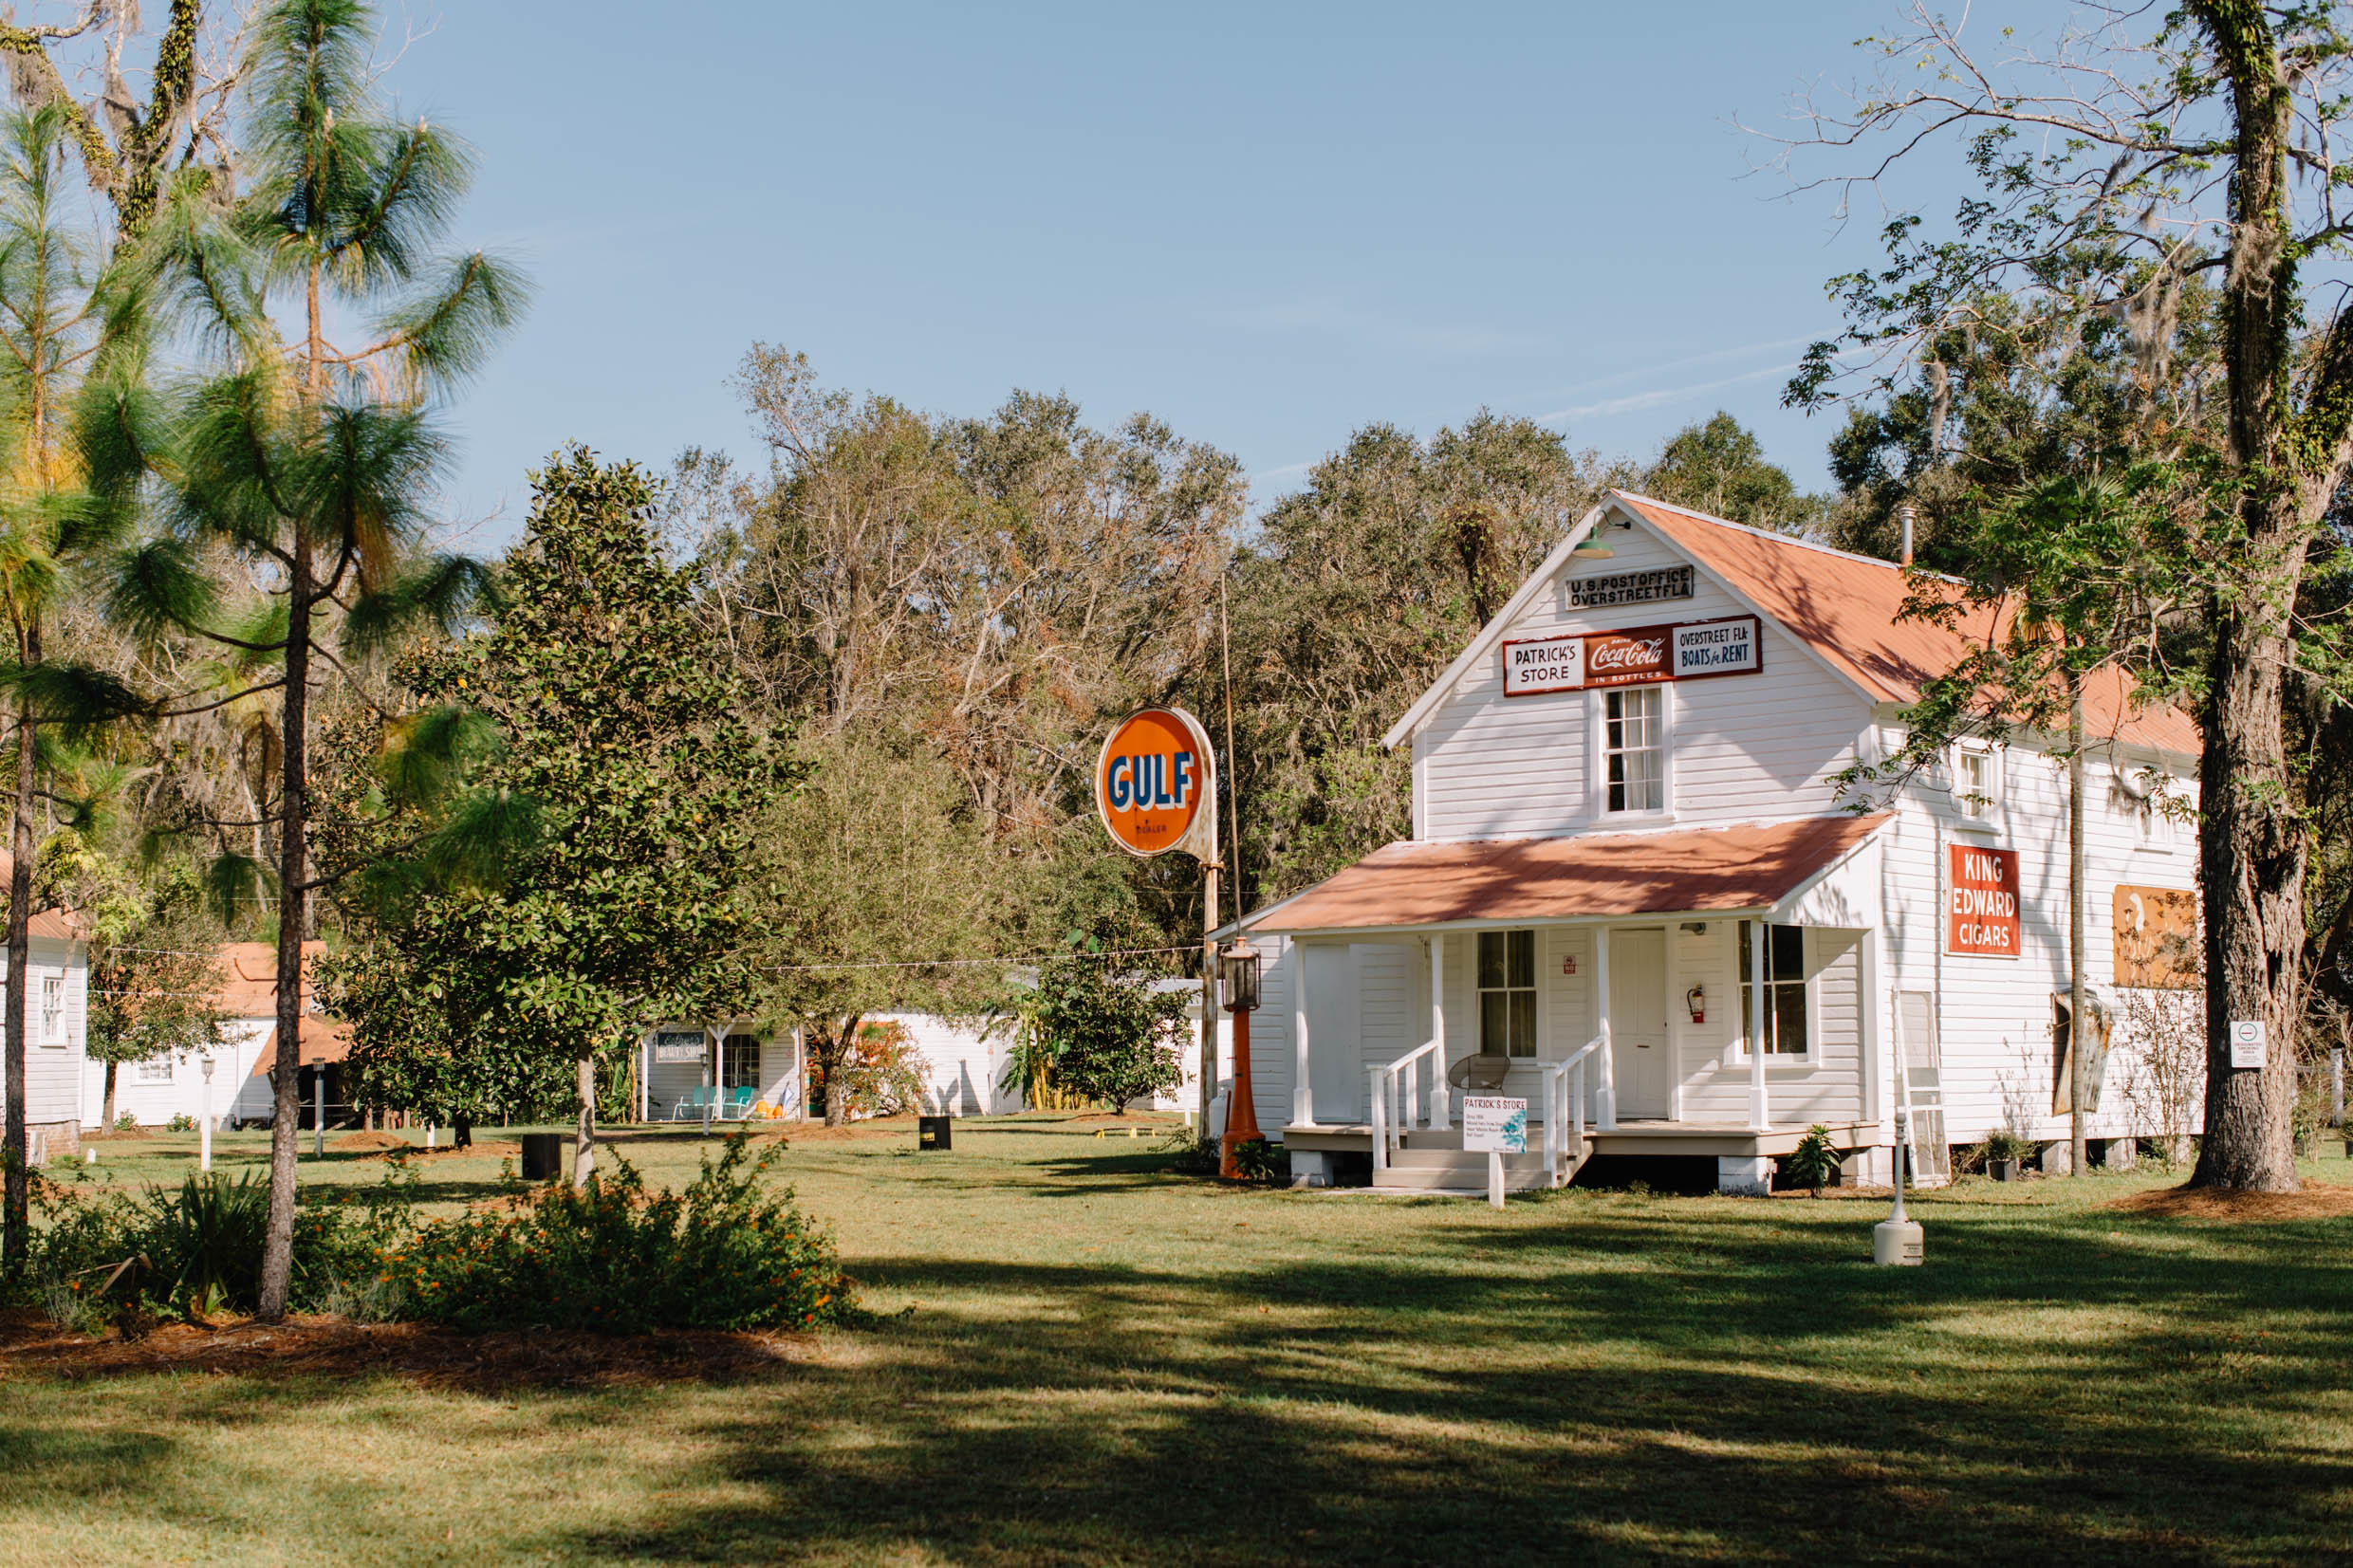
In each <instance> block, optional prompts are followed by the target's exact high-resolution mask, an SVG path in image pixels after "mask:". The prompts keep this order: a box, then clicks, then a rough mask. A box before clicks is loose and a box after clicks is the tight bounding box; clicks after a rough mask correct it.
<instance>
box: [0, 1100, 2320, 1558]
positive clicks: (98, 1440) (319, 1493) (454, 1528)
mask: <svg viewBox="0 0 2353 1568" xmlns="http://www.w3.org/2000/svg"><path fill="white" fill-rule="evenodd" d="M1089 1132H1091V1128H1084V1129H1082V1128H1080V1127H1077V1126H1072V1125H1066V1124H1064V1123H1061V1122H1058V1121H1057V1120H1055V1119H1054V1118H1051V1117H1032V1118H1004V1119H997V1120H990V1121H965V1122H959V1123H958V1124H957V1126H956V1130H955V1148H954V1152H953V1153H932V1154H917V1153H914V1152H913V1150H912V1147H911V1146H912V1145H913V1143H914V1134H913V1131H912V1129H907V1130H904V1131H899V1130H894V1131H893V1132H891V1133H889V1134H884V1135H881V1136H866V1137H856V1138H838V1137H837V1138H832V1139H825V1138H823V1137H820V1136H814V1135H812V1136H808V1137H804V1138H802V1139H800V1140H799V1141H797V1142H796V1143H795V1144H794V1145H793V1147H792V1148H791V1150H790V1151H789V1153H787V1155H786V1156H785V1166H784V1168H785V1170H786V1171H787V1173H788V1179H790V1180H791V1181H792V1182H793V1183H794V1185H795V1186H796V1187H797V1188H798V1189H799V1191H800V1194H801V1197H802V1200H803V1202H804V1203H805V1204H806V1207H807V1208H810V1209H811V1210H812V1211H813V1212H815V1213H817V1214H819V1215H821V1216H823V1217H824V1218H825V1219H826V1220H828V1221H829V1222H830V1223H832V1225H833V1226H834V1227H836V1229H837V1231H838V1234H839V1236H840V1239H841V1243H842V1249H843V1256H844V1261H845V1263H846V1264H847V1265H848V1267H849V1268H850V1270H851V1272H852V1273H853V1274H855V1275H856V1276H857V1277H858V1278H859V1279H860V1280H861V1281H862V1283H863V1289H864V1294H865V1297H866V1299H867V1301H868V1302H869V1304H870V1305H871V1306H873V1307H874V1308H875V1309H877V1310H878V1311H879V1312H880V1313H882V1314H884V1315H885V1318H884V1319H883V1320H882V1321H881V1322H880V1323H879V1324H878V1325H877V1326H874V1327H871V1328H865V1329H860V1330H854V1331H846V1332H837V1333H831V1334H828V1335H827V1336H825V1337H824V1338H823V1339H822V1340H818V1341H815V1342H813V1343H809V1344H806V1345H800V1346H797V1347H795V1348H793V1349H792V1350H791V1352H790V1354H789V1355H788V1356H787V1358H786V1359H784V1360H783V1361H781V1362H779V1363H778V1364H776V1365H775V1366H774V1367H773V1368H772V1369H770V1370H768V1371H765V1372H758V1373H755V1374H751V1375H749V1376H746V1375H743V1374H735V1375H734V1377H733V1378H732V1380H718V1379H707V1378H700V1377H697V1376H695V1374H693V1372H692V1370H691V1368H681V1369H680V1371H679V1373H678V1374H676V1375H675V1376H672V1377H666V1378H662V1379H660V1380H648V1379H642V1378H641V1379H639V1380H637V1381H633V1382H629V1383H625V1384H621V1385H618V1386H602V1387H598V1386H587V1387H563V1386H550V1385H538V1386H525V1387H514V1386H505V1387H497V1388H488V1389H485V1388H475V1389H468V1388H466V1387H463V1386H449V1385H447V1384H433V1383H420V1382H418V1381H417V1380H415V1379H413V1378H410V1377H407V1376H404V1375H398V1374H374V1375H368V1376H362V1377H356V1378H334V1379H329V1378H323V1377H318V1376H306V1375H303V1374H299V1373H286V1372H276V1373H270V1374H219V1373H208V1372H189V1371H176V1372H166V1373H138V1374H118V1375H109V1376H84V1377H74V1376H66V1375H63V1374H57V1373H54V1372H41V1371H33V1370H29V1369H28V1368H26V1367H24V1366H21V1365H20V1366H17V1367H16V1368H14V1369H13V1370H11V1371H10V1372H9V1373H8V1374H7V1387H6V1390H5V1404H4V1405H0V1445H5V1448H0V1451H4V1452H5V1455H6V1463H5V1465H0V1560H5V1561H9V1562H19V1561H21V1562H38V1563H43V1564H55V1563H93V1562H105V1563H117V1562H173V1561H199V1562H240V1563H242V1562H289V1563H293V1562H302V1563H308V1562H322V1563H324V1562H335V1563H350V1562H364V1563H385V1564H390V1563H410V1562H442V1561H448V1562H491V1561H499V1562H506V1561H557V1562H599V1563H606V1562H609V1563H626V1562H735V1561H769V1560H773V1559H778V1558H787V1559H795V1560H805V1561H815V1562H858V1563H866V1562H874V1563H908V1564H917V1563H1031V1562H1055V1563H1063V1562H1067V1563H1107V1562H1134V1563H1162V1562H1170V1563H1174V1562H1219V1563H1224V1562H1232V1563H1245V1562H1264V1561H1269V1560H1277V1559H1300V1560H1309V1561H1320V1562H1348V1563H1359V1562H1399V1563H1421V1562H1445V1563H1473V1564H1480V1565H1483V1568H1485V1565H1498V1564H1503V1563H1516V1562H1566V1563H1614V1562H1654V1561H1671V1562H1793V1563H1806V1564H1814V1563H1820V1564H1846V1563H1852V1562H1864V1561H1869V1562H1887V1561H1899V1562H1900V1561H1910V1562H1943V1561H1995V1562H1999V1561H2007V1560H2012V1559H2016V1560H2022V1561H2026V1562H2029V1563H2034V1564H2047V1563H2078V1562H2085V1563H2088V1562H2115V1563H2136V1564H2140V1563H2239V1562H2245V1563H2274V1562H2288V1561H2295V1562H2344V1561H2349V1560H2353V1377H2349V1376H2348V1371H2347V1355H2348V1347H2353V1265H2349V1264H2348V1246H2349V1245H2353V1219H2342V1218H2341V1219H2316V1220H2304V1221H2296V1222H2292V1223H2272V1224H2246V1223H2238V1224H2231V1223H2219V1222H2205V1221H2196V1220H2182V1219H2163V1218H2157V1217H2153V1216H2147V1215H2139V1214H2129V1213H2120V1212H2117V1211H2114V1210H2103V1209H2102V1208H2099V1207H2097V1206H2098V1205H2099V1204H2100V1203H2102V1202H2103V1201H2104V1200H2107V1199H2110V1198H2114V1197H2117V1196H2120V1195H2121V1194H2123V1193H2126V1192H2129V1191H2133V1190H2139V1189H2141V1188H2146V1187H2151V1186H2156V1185H2160V1184H2161V1183H2162V1182H2163V1181H2165V1180H2166V1179H2167V1178H2165V1177H2163V1176H2161V1175H2158V1174H2154V1173H2144V1174H2142V1175H2140V1176H2138V1177H2133V1176H2095V1177H2090V1178H2086V1179H2084V1180H2083V1181H2079V1182H2064V1181H2048V1182H2038V1183H2031V1184H2024V1185H2017V1186H2009V1187H1997V1186H1992V1185H1990V1184H1979V1183H1969V1184H1965V1185H1964V1186H1962V1187H1961V1188H1959V1189H1957V1190H1955V1191H1954V1192H1952V1193H1950V1194H1944V1195H1931V1196H1928V1197H1925V1198H1923V1199H1922V1200H1921V1201H1920V1202H1918V1204H1917V1205H1916V1206H1915V1209H1916V1214H1917V1216H1918V1218H1920V1219H1921V1220H1922V1221H1923V1222H1924V1223H1925V1225H1926V1227H1927V1232H1928V1242H1927V1254H1928V1262H1927V1265H1926V1266H1925V1267H1923V1268H1918V1269H1875V1268H1872V1267H1870V1266H1868V1264H1867V1260H1868V1258H1869V1256H1870V1230H1869V1227H1870V1226H1871V1224H1872V1223H1873V1222H1874V1221H1876V1220H1878V1219H1880V1218H1881V1214H1882V1211H1881V1208H1880V1207H1879V1206H1878V1205H1866V1204H1863V1203H1860V1202H1850V1201H1834V1200H1825V1201H1822V1202H1814V1201H1810V1200H1806V1199H1784V1200H1775V1201H1771V1202H1764V1201H1756V1200H1745V1201H1744V1200H1734V1199H1724V1198H1672V1197H1649V1196H1634V1195H1627V1194H1613V1193H1591V1192H1584V1191H1572V1192H1567V1193H1560V1194H1548V1195H1545V1196H1542V1197H1535V1198H1526V1199H1515V1200H1514V1201H1513V1202H1512V1204H1511V1206H1510V1208H1509V1209H1507V1210H1506V1211H1505V1212H1503V1213H1500V1214H1497V1213H1493V1212H1491V1210H1489V1209H1488V1208H1486V1207H1485V1206H1483V1205H1480V1204H1476V1203H1471V1202H1465V1201H1462V1200H1457V1199H1440V1198H1426V1199H1410V1198H1374V1197H1370V1196H1367V1195H1351V1194H1332V1193H1307V1192H1297V1193H1294V1192H1272V1191H1247V1192H1244V1191H1226V1190H1218V1189H1216V1188H1214V1187H1213V1186H1209V1185H1204V1184H1201V1183H1198V1182H1194V1181H1190V1180H1186V1179H1182V1178H1178V1177H1175V1176H1171V1175H1168V1174H1165V1173H1163V1172H1162V1171H1160V1170H1159V1166H1160V1164H1161V1160H1162V1157H1161V1156H1159V1155H1157V1154H1155V1153H1151V1152H1150V1149H1151V1146H1150V1145H1149V1144H1147V1143H1143V1142H1129V1141H1127V1140H1125V1139H1121V1138H1111V1139H1103V1140H1098V1139H1096V1138H1094V1137H1092V1136H1089V1135H1087V1134H1088V1133H1089ZM484 1135H485V1136H487V1137H495V1136H497V1135H498V1134H484ZM193 1141H194V1140H193V1138H190V1137H185V1136H180V1137H173V1136H163V1135H158V1136H156V1137H153V1138H149V1139H143V1140H123V1141H119V1142H112V1143H108V1144H106V1145H103V1146H102V1148H103V1150H104V1153H103V1155H102V1161H101V1165H100V1168H99V1169H100V1170H101V1171H104V1172H106V1173H107V1176H106V1178H105V1179H112V1180H137V1179H139V1178H142V1177H145V1178H166V1179H174V1180H176V1176H177V1173H178V1172H179V1171H181V1170H184V1169H187V1168H188V1167H189V1165H190V1164H191V1163H192V1153H193ZM306 1146H307V1145H306ZM220 1148H221V1151H222V1156H221V1163H222V1164H223V1165H224V1166H228V1167H231V1168H233V1166H234V1165H235V1163H236V1162H238V1161H241V1160H244V1161H258V1160H259V1158H260V1157H261V1153H262V1140H261V1139H260V1138H258V1137H248V1136H237V1137H232V1138H227V1139H223V1140H222V1141H221V1144H220ZM696 1148H697V1145H696V1144H695V1142H693V1141H692V1140H691V1138H690V1137H689V1136H688V1135H687V1134H679V1135H677V1136H676V1137H675V1138H664V1139H654V1140H645V1141H640V1142H639V1143H637V1144H635V1145H634V1146H633V1148H632V1157H633V1158H636V1159H637V1160H638V1161H639V1164H640V1165H641V1166H643V1167H644V1168H645V1169H647V1170H648V1171H649V1173H650V1174H652V1175H653V1176H654V1177H655V1178H656V1179H657V1180H669V1181H671V1182H674V1183H675V1182H676V1181H677V1180H679V1179H680V1178H681V1177H682V1176H683V1175H685V1174H687V1173H690V1172H691V1171H692V1169H693V1164H694V1160H695V1153H696ZM305 1165H306V1181H307V1180H315V1181H317V1182H318V1183H320V1184H321V1185H324V1184H327V1183H361V1184H369V1183H373V1182H375V1181H376V1180H378V1179H379V1178H380V1175H381V1173H382V1171H383V1169H384V1168H383V1165H382V1163H381V1162H380V1161H376V1160H361V1159H357V1158H350V1157H341V1158H339V1157H336V1156H332V1155H330V1156H329V1157H328V1158H326V1159H324V1160H320V1161H316V1162H313V1161H310V1160H308V1159H307V1158H306V1161H305ZM497 1165H498V1161H497V1158H496V1157H495V1156H494V1155H485V1156H479V1157H468V1158H461V1157H458V1156H454V1155H436V1156H435V1157H434V1158H433V1160H432V1161H431V1163H430V1165H429V1167H428V1169H427V1172H426V1178H425V1179H426V1183H427V1190H428V1192H429V1195H431V1196H432V1197H434V1198H435V1199H436V1200H438V1201H442V1202H450V1203H455V1202H460V1201H464V1200H465V1199H467V1198H470V1197H474V1196H481V1195H487V1194H488V1193H490V1192H491V1191H493V1190H496V1177H497ZM2308 1170H2309V1173H2312V1174H2315V1175H2320V1176H2323V1177H2325V1178H2327V1179H2333V1180H2337V1181H2347V1180H2353V1166H2347V1165H2345V1164H2344V1163H2342V1162H2338V1163H2335V1164H2334V1165H2333V1166H2332V1165H2329V1164H2321V1165H2315V1166H2313V1167H2310V1168H2308ZM90 1179H97V1178H90Z"/></svg>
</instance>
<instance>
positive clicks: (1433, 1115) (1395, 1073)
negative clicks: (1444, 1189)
mask: <svg viewBox="0 0 2353 1568" xmlns="http://www.w3.org/2000/svg"><path fill="white" fill-rule="evenodd" d="M1443 1044H1444V1042H1441V1041H1436V1040H1428V1041H1424V1042H1422V1043H1420V1044H1419V1045H1417V1046H1415V1047H1414V1048H1413V1049H1412V1050H1410V1051H1408V1052H1406V1053H1405V1054H1404V1055H1403V1056H1401V1057H1399V1058H1398V1059H1397V1060H1396V1061H1392V1062H1390V1063H1389V1064H1388V1065H1387V1066H1385V1067H1372V1068H1368V1069H1366V1076H1367V1077H1368V1078H1370V1079H1372V1116H1373V1169H1374V1170H1376V1171H1386V1170H1387V1169H1388V1168H1389V1156H1390V1155H1392V1154H1394V1153H1397V1152H1398V1151H1399V1149H1401V1148H1403V1147H1404V1146H1405V1143H1404V1140H1405V1134H1408V1133H1412V1132H1416V1131H1418V1130H1420V1129H1422V1128H1437V1129H1440V1130H1443V1129H1444V1128H1445V1127H1447V1126H1448V1125H1449V1113H1450V1104H1449V1101H1448V1099H1447V1095H1446V1059H1445V1057H1444V1055H1443V1054H1442V1048H1443Z"/></svg>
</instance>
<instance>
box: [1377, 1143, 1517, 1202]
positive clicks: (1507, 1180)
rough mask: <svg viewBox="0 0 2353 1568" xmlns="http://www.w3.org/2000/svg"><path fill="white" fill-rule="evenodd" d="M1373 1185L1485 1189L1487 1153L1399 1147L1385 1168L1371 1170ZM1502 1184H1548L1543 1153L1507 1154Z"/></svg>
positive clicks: (1384, 1187)
mask: <svg viewBox="0 0 2353 1568" xmlns="http://www.w3.org/2000/svg"><path fill="white" fill-rule="evenodd" d="M1373 1185H1374V1186H1375V1187H1376V1188H1379V1189H1380V1190H1382V1191H1396V1192H1485V1191H1486V1190H1487V1156H1486V1155H1485V1154H1466V1153H1463V1152H1462V1151H1461V1150H1459V1149H1400V1150H1399V1151H1398V1152H1397V1153H1396V1154H1394V1155H1392V1156H1391V1157H1390V1161H1389V1164H1388V1167H1387V1168H1386V1169H1385V1170H1380V1171H1374V1172H1373ZM1503 1185H1504V1190H1505V1191H1507V1192H1527V1191H1532V1190H1535V1189H1538V1188H1542V1187H1548V1186H1550V1185H1551V1184H1550V1183H1549V1182H1548V1181H1547V1180H1546V1179H1545V1169H1544V1156H1543V1155H1542V1154H1536V1153H1529V1154H1506V1155H1505V1156H1504V1157H1503Z"/></svg>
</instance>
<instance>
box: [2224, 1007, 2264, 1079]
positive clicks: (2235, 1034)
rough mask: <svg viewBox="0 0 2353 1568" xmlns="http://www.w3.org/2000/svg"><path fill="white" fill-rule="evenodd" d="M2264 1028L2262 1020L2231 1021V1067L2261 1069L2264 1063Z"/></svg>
mask: <svg viewBox="0 0 2353 1568" xmlns="http://www.w3.org/2000/svg"><path fill="white" fill-rule="evenodd" d="M2264 1057H2265V1052H2264V1028H2263V1020H2262V1019H2260V1018H2248V1019H2233V1020H2232V1021H2231V1065H2232V1066H2233V1068H2239V1067H2260V1066H2262V1065H2263V1063H2264Z"/></svg>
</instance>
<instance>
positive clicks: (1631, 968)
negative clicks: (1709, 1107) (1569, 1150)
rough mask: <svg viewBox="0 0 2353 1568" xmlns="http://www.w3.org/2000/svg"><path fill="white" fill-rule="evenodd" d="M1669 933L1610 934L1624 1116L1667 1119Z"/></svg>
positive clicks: (1614, 1041)
mask: <svg viewBox="0 0 2353 1568" xmlns="http://www.w3.org/2000/svg"><path fill="white" fill-rule="evenodd" d="M1668 1041H1669V1037H1668V1034H1667V933H1666V932H1663V931H1613V932H1610V933H1609V1042H1610V1064H1611V1067H1612V1068H1613V1070H1614V1071H1615V1074H1616V1076H1617V1079H1618V1114H1619V1115H1620V1116H1637V1117H1657V1118H1659V1119H1661V1120H1663V1119H1664V1118H1665V1116H1666V1115H1667V1090H1668V1086H1669V1083H1668V1061H1667V1058H1668V1054H1669V1052H1670V1051H1671V1050H1672V1048H1673V1047H1672V1046H1671V1045H1670V1044H1669V1042H1668Z"/></svg>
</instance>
